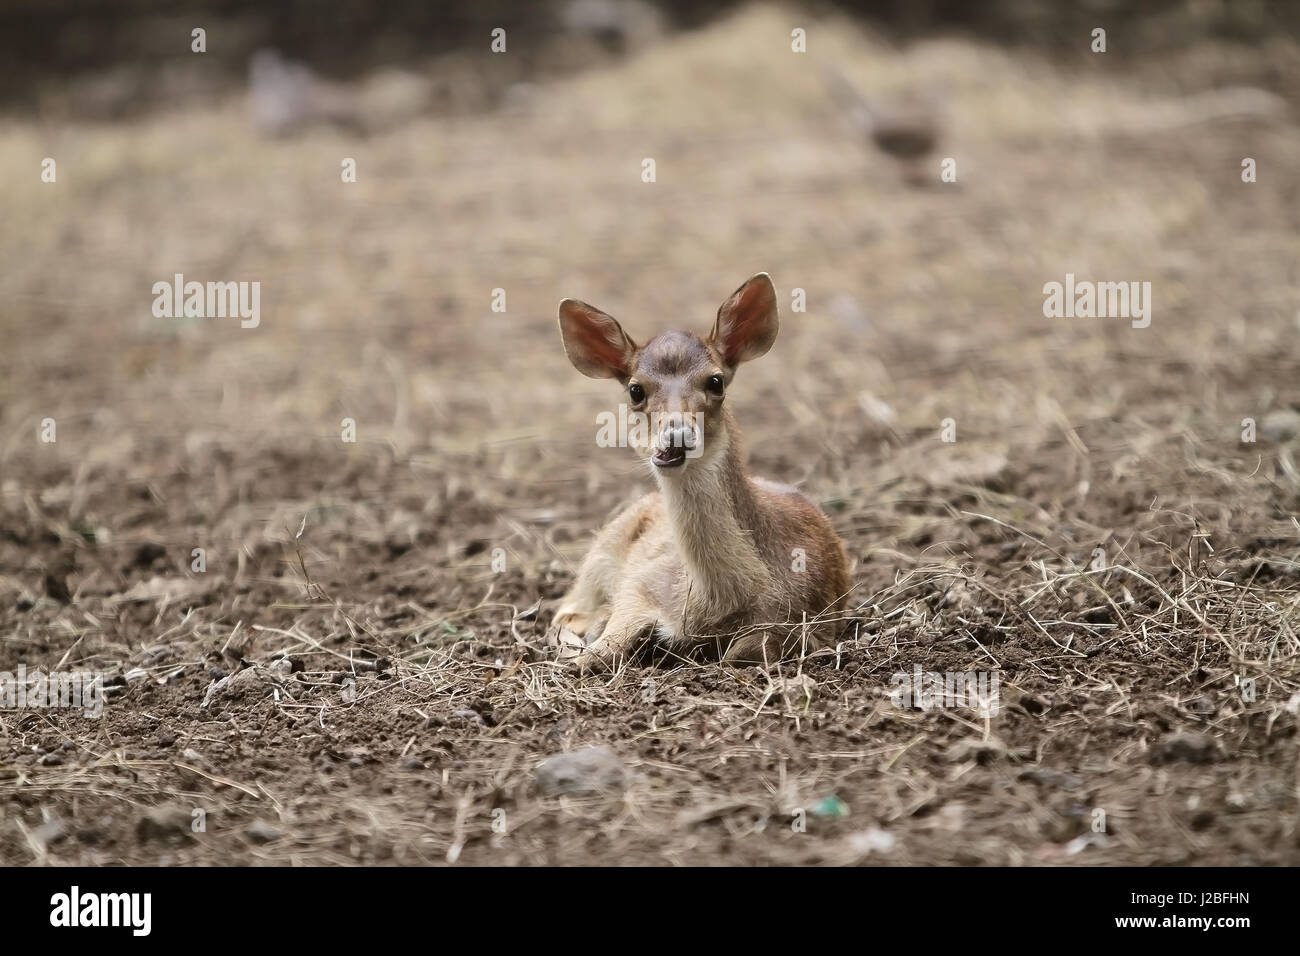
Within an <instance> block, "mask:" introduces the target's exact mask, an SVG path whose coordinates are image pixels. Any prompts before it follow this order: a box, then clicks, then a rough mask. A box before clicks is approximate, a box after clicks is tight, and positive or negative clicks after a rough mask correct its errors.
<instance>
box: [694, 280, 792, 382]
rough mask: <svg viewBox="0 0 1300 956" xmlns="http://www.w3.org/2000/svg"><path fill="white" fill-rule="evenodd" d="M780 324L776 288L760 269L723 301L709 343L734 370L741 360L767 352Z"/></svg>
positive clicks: (744, 360) (774, 339) (747, 359)
mask: <svg viewBox="0 0 1300 956" xmlns="http://www.w3.org/2000/svg"><path fill="white" fill-rule="evenodd" d="M780 325H781V323H780V320H779V319H778V318H777V313H776V287H775V286H773V285H772V277H771V276H769V275H768V274H767V273H766V272H760V273H759V274H758V275H756V276H754V277H753V278H752V279H750V280H749V281H748V282H746V283H745V284H744V285H742V286H741V287H740V288H739V289H737V290H736V291H735V292H733V293H732V294H731V298H729V299H727V301H726V302H724V303H722V307H721V308H720V309H718V320H717V322H715V323H714V325H713V332H712V334H711V335H710V336H709V342H710V344H712V345H713V346H714V347H715V348H716V349H717V350H718V351H719V352H721V353H722V360H723V362H725V363H726V365H727V367H728V368H729V369H734V368H735V367H736V366H737V365H739V364H740V363H741V362H748V361H750V360H751V359H756V358H759V357H760V356H763V355H766V354H767V350H768V349H770V348H771V347H772V343H773V342H775V341H776V333H777V329H779V328H780Z"/></svg>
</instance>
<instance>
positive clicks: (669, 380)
mask: <svg viewBox="0 0 1300 956" xmlns="http://www.w3.org/2000/svg"><path fill="white" fill-rule="evenodd" d="M559 321H560V336H561V339H562V340H563V343H564V351H565V354H566V355H568V357H569V361H570V362H572V363H573V366H574V367H575V368H576V369H577V370H578V371H579V372H581V373H582V374H583V375H587V376H589V377H591V378H613V379H617V380H618V381H619V382H620V383H621V384H622V385H623V386H624V387H625V388H626V389H627V404H628V406H630V408H631V410H632V411H633V412H634V413H641V414H643V415H645V416H647V417H648V418H649V421H650V423H651V424H650V427H649V428H647V429H640V430H638V429H635V428H633V429H632V430H631V431H630V433H629V444H631V445H632V446H633V447H634V449H635V450H636V452H637V454H638V455H639V456H640V457H642V458H644V459H645V460H646V461H647V462H648V463H649V465H650V468H651V471H652V473H653V474H654V477H655V481H656V483H657V485H658V486H659V490H658V491H657V492H652V493H650V494H647V495H645V496H644V497H642V498H641V499H640V500H639V501H637V502H635V503H634V504H632V505H631V506H629V507H628V508H627V509H625V510H624V511H622V512H621V513H620V514H618V515H617V516H616V517H615V518H614V520H613V521H611V522H610V523H609V524H608V525H606V526H605V528H603V529H602V530H601V531H600V533H599V534H598V535H597V536H596V540H595V542H594V544H593V545H592V547H591V550H590V552H588V554H587V556H586V558H585V559H584V560H583V562H582V565H581V567H580V568H579V569H578V576H577V579H576V580H575V581H574V583H573V587H572V588H571V589H570V590H569V592H568V594H566V595H565V596H564V598H563V599H562V600H561V602H560V605H559V607H558V609H557V610H556V613H555V618H554V621H553V623H552V628H551V635H550V636H551V639H552V640H553V641H555V642H556V643H558V644H559V645H560V651H561V656H562V657H566V656H567V657H570V658H573V659H574V660H575V662H576V663H577V664H578V665H579V666H581V667H589V666H592V665H596V664H605V665H608V664H610V663H612V662H613V661H615V660H617V659H619V658H621V657H627V656H630V655H631V654H632V653H633V652H634V651H636V650H637V649H638V648H640V647H642V646H644V644H645V642H647V641H653V642H654V643H655V644H657V645H658V646H659V647H660V648H661V649H663V650H667V651H668V652H670V653H677V654H680V655H683V656H686V655H693V654H698V653H705V654H707V653H710V652H712V653H714V654H716V655H717V656H718V657H720V658H721V659H723V660H729V661H736V662H757V663H766V662H771V661H776V660H779V659H781V658H783V657H786V656H789V655H790V654H792V653H794V652H796V651H798V650H800V649H805V650H806V649H809V648H815V647H821V646H825V645H826V644H828V643H833V641H834V639H835V637H836V635H837V633H838V631H839V627H838V624H837V622H838V621H839V615H838V613H837V612H838V611H840V609H841V608H842V607H843V604H844V600H845V597H846V595H847V593H848V591H849V590H850V585H849V578H848V560H847V558H846V556H845V553H844V547H843V545H842V544H841V543H840V539H839V538H838V537H837V536H836V534H835V532H834V531H833V530H832V529H831V526H830V522H829V521H828V520H827V519H826V516H825V515H824V514H822V512H821V510H820V509H818V507H817V506H816V505H814V504H813V503H812V502H811V501H809V500H808V499H807V498H805V497H804V496H803V495H802V494H801V493H800V492H798V491H796V490H795V489H794V488H792V487H789V486H788V485H781V484H777V483H775V482H771V481H767V480H766V479H763V478H755V477H752V476H751V475H750V474H749V473H748V472H747V470H746V468H745V465H744V459H743V457H742V454H741V446H740V432H739V429H738V427H737V425H736V420H735V418H734V417H733V416H732V414H731V410H730V408H729V407H728V406H727V404H726V400H725V396H726V394H727V390H728V387H729V386H730V384H731V380H732V378H733V377H734V376H735V374H736V369H737V367H738V366H739V365H740V364H741V363H742V362H747V361H750V360H751V359H756V358H759V357H760V356H762V355H764V354H766V353H767V351H768V349H770V348H771V347H772V343H773V342H774V341H775V340H776V333H777V328H778V324H779V321H778V318H777V308H776V289H775V288H774V287H773V285H772V280H771V278H770V277H769V276H768V275H767V273H765V272H764V273H759V274H758V275H756V276H754V277H753V278H751V279H750V280H749V281H748V282H746V283H745V284H744V285H742V286H741V287H740V288H739V289H737V290H736V291H735V292H734V293H733V294H732V295H731V297H730V298H729V299H727V301H726V302H724V303H723V304H722V307H721V308H720V309H719V310H718V317H717V321H716V322H715V324H714V327H713V332H712V333H711V334H710V335H709V337H708V338H701V337H699V336H698V335H695V334H694V333H691V332H665V333H663V334H662V335H659V336H657V337H655V338H653V339H651V340H650V342H648V343H647V344H646V345H644V346H639V345H637V344H636V343H635V342H633V341H632V339H631V338H629V337H628V335H627V333H626V332H624V331H623V328H622V326H620V325H619V324H618V322H617V321H616V320H615V319H614V318H613V317H612V316H609V315H606V314H605V313H604V312H602V311H600V310H599V309H597V308H594V307H592V306H590V305H587V304H586V303H585V302H579V301H577V300H575V299H565V300H564V301H563V302H561V303H560V308H559Z"/></svg>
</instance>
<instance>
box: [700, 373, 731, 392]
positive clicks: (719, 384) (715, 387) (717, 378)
mask: <svg viewBox="0 0 1300 956" xmlns="http://www.w3.org/2000/svg"><path fill="white" fill-rule="evenodd" d="M726 384H727V382H726V379H724V378H723V377H722V376H721V375H710V376H709V380H708V381H707V382H706V383H705V385H704V387H705V388H707V389H708V390H709V391H710V392H711V393H712V394H714V395H721V394H722V389H723V388H724V387H725V386H726Z"/></svg>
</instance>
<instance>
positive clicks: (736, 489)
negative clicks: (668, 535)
mask: <svg viewBox="0 0 1300 956" xmlns="http://www.w3.org/2000/svg"><path fill="white" fill-rule="evenodd" d="M729 432H730V434H729V436H728V438H727V447H725V448H722V449H718V450H717V452H716V453H715V454H714V455H712V456H711V457H710V459H709V461H707V462H701V463H696V462H691V461H688V462H687V464H686V466H685V467H684V468H683V469H682V471H681V473H680V474H677V475H670V476H658V477H659V487H660V491H661V492H662V494H663V497H664V503H665V505H666V506H667V512H668V518H669V521H670V522H671V523H672V529H673V535H674V537H675V538H676V541H677V547H678V550H679V551H680V553H681V556H682V561H683V563H684V564H685V567H686V572H687V574H688V575H689V577H690V595H689V602H690V605H691V606H692V608H693V609H694V610H695V611H696V612H697V613H699V614H701V615H703V616H705V617H713V618H721V617H724V616H726V615H728V614H731V613H733V612H735V611H736V610H738V609H740V608H742V607H745V606H747V605H752V604H754V603H755V602H756V601H758V600H759V599H760V597H761V595H762V594H763V592H764V591H766V590H767V589H768V586H769V584H770V572H769V571H768V569H767V565H766V564H764V562H763V559H762V556H761V554H760V552H759V548H758V542H757V540H756V538H755V536H756V535H760V534H762V533H764V522H763V516H762V514H761V509H760V507H759V504H758V501H757V499H756V498H755V496H754V489H753V486H752V485H751V484H750V482H749V478H748V476H747V474H746V471H745V467H744V463H743V456H742V454H741V450H740V446H739V441H738V440H737V438H736V437H735V430H734V429H729Z"/></svg>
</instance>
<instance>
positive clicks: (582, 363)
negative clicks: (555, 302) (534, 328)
mask: <svg viewBox="0 0 1300 956" xmlns="http://www.w3.org/2000/svg"><path fill="white" fill-rule="evenodd" d="M560 339H561V341H563V342H564V354H565V355H567V356H568V357H569V361H570V362H572V363H573V367H574V368H576V369H577V370H578V371H579V372H581V373H582V374H583V375H586V376H588V377H590V378H616V379H618V380H619V381H620V382H626V381H627V380H628V379H629V378H630V377H631V376H632V359H633V357H634V356H635V355H636V343H635V342H633V341H632V340H631V339H630V338H628V335H627V333H626V332H624V331H623V327H622V326H621V325H619V324H618V321H617V320H616V319H615V318H614V317H613V316H612V315H606V314H605V313H604V312H602V311H600V309H598V308H596V307H595V306H592V305H587V303H585V302H579V301H578V300H577V299H565V300H564V301H563V302H561V303H560Z"/></svg>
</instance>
